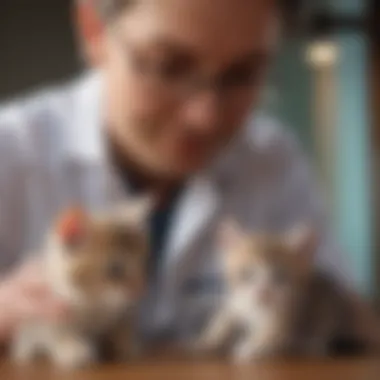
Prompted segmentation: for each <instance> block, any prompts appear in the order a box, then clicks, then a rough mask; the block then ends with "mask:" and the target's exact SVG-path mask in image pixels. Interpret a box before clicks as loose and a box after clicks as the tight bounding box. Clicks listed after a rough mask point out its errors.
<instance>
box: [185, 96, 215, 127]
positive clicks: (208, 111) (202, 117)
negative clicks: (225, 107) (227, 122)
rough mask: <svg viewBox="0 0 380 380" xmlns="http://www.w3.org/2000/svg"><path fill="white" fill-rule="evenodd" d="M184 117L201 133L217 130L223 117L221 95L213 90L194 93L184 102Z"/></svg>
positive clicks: (187, 122)
mask: <svg viewBox="0 0 380 380" xmlns="http://www.w3.org/2000/svg"><path fill="white" fill-rule="evenodd" d="M182 117H183V118H184V120H185V122H186V124H187V125H189V126H191V127H192V129H193V130H194V129H196V130H197V131H198V132H199V133H209V132H211V131H213V130H215V129H216V128H217V127H218V125H219V123H220V119H221V106H220V99H219V95H218V94H216V93H214V92H213V91H211V90H204V91H201V92H198V93H197V94H194V95H193V96H192V97H191V98H188V99H187V101H186V102H185V103H184V105H183V108H182Z"/></svg>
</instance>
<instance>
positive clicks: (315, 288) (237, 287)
mask: <svg viewBox="0 0 380 380" xmlns="http://www.w3.org/2000/svg"><path fill="white" fill-rule="evenodd" d="M221 238H222V240H221V248H222V251H223V252H222V253H223V254H222V256H223V260H222V262H223V270H224V275H225V283H226V285H227V289H228V292H227V296H226V298H225V302H224V304H223V307H222V309H221V310H219V311H218V313H217V315H216V316H215V317H214V318H213V319H212V320H211V323H210V324H209V326H208V327H207V328H206V330H205V332H204V334H203V335H202V336H201V339H200V341H199V342H198V343H197V348H198V349H201V350H215V349H219V348H220V347H221V345H222V344H223V343H224V342H225V341H226V339H227V338H228V336H229V335H230V334H231V333H232V331H233V330H238V331H239V332H240V333H241V334H242V335H241V340H238V342H237V343H236V344H235V345H234V346H233V357H234V359H235V360H236V361H238V362H240V361H247V360H250V359H254V358H260V357H267V356H273V355H284V354H297V355H329V354H332V353H334V349H335V348H338V346H339V343H342V344H343V345H344V346H345V347H346V348H347V347H348V345H351V347H353V345H354V346H355V347H357V348H359V347H360V348H363V349H364V348H365V349H369V350H377V349H378V348H379V343H380V333H379V332H380V330H379V325H378V321H377V319H376V317H375V316H374V315H373V314H372V313H371V311H370V310H369V308H368V307H367V306H366V305H364V303H363V302H361V300H359V299H358V298H357V297H355V296H354V295H353V294H351V293H350V292H349V291H347V290H346V289H344V288H343V286H342V285H340V284H338V283H336V282H335V281H334V280H333V279H332V278H331V277H329V276H327V275H325V274H323V273H321V272H319V271H318V270H316V269H315V266H314V263H313V254H314V251H315V250H316V238H315V236H314V234H313V231H312V230H311V229H308V228H306V227H303V226H300V227H299V228H294V229H293V230H292V231H289V232H288V233H285V234H283V235H270V234H260V233H247V232H245V231H242V229H241V228H240V227H239V226H237V225H236V223H233V222H229V223H227V224H225V226H224V228H223V229H222V233H221Z"/></svg>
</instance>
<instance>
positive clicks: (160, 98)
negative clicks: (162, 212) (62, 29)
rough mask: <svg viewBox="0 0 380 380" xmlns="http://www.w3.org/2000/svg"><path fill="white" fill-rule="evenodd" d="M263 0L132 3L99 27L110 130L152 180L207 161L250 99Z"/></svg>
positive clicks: (268, 13)
mask: <svg viewBox="0 0 380 380" xmlns="http://www.w3.org/2000/svg"><path fill="white" fill-rule="evenodd" d="M276 16H277V15H276V7H275V4H274V2H273V1H268V0H218V2H217V6H216V3H215V2H213V1H204V0H160V1H157V0H140V1H138V2H137V4H136V5H134V6H132V7H131V8H129V9H126V11H125V13H124V14H122V15H121V16H120V17H118V19H117V20H116V21H115V22H114V23H113V24H112V25H111V26H110V27H109V28H108V29H107V32H106V37H105V38H104V46H103V49H104V51H105V54H104V59H103V60H102V64H101V67H102V70H103V71H104V74H105V78H106V89H107V104H106V107H107V108H106V115H107V125H108V128H109V132H110V136H111V138H112V139H113V140H114V142H116V143H117V145H118V146H119V148H120V150H121V152H122V154H123V152H124V154H125V156H126V157H127V158H128V159H129V160H132V161H133V162H134V163H135V164H137V165H139V167H141V169H143V170H145V171H147V172H149V173H151V174H154V175H156V176H162V177H170V178H177V179H178V178H185V177H187V176H189V175H191V174H192V173H194V172H196V171H198V170H200V169H202V168H203V167H204V166H206V165H207V164H208V163H209V162H210V161H211V160H212V159H213V158H214V157H215V156H216V155H217V154H218V153H219V152H220V150H221V149H222V148H223V147H225V146H226V144H227V143H228V142H229V141H230V140H231V139H232V138H233V136H234V135H235V134H236V133H237V132H238V131H239V129H241V128H242V125H243V124H244V121H245V118H246V116H247V114H248V112H249V111H251V109H252V107H253V106H254V105H255V103H256V101H257V98H258V94H259V91H260V88H261V87H262V84H263V78H264V73H265V69H266V67H267V63H268V60H269V57H270V55H271V54H272V52H273V48H274V42H275V37H276V24H277V17H276Z"/></svg>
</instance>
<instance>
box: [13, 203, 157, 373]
mask: <svg viewBox="0 0 380 380" xmlns="http://www.w3.org/2000/svg"><path fill="white" fill-rule="evenodd" d="M151 206H152V204H151V200H150V199H149V198H148V197H146V198H145V197H142V198H141V199H140V198H139V199H138V200H132V199H131V200H130V201H128V202H126V203H125V204H122V205H120V206H119V207H116V208H115V209H113V210H109V211H105V212H99V213H89V212H86V211H84V210H83V209H73V210H69V211H67V212H66V213H64V215H62V216H61V218H60V219H59V221H58V223H57V224H56V225H54V226H53V228H52V229H51V231H50V232H49V234H48V237H47V241H46V243H45V246H44V247H43V249H42V252H41V255H42V256H43V263H44V265H45V270H46V273H47V276H48V283H49V286H50V290H51V291H52V292H53V293H54V294H56V295H57V296H58V297H61V299H62V300H63V301H65V302H66V304H67V305H68V307H69V309H70V314H69V316H68V319H67V320H66V321H65V322H49V321H47V320H31V321H26V322H25V324H24V325H23V326H22V327H21V328H20V329H19V331H17V334H16V335H15V337H14V342H13V347H12V349H13V356H14V358H15V360H16V361H17V362H18V363H20V362H26V361H30V360H32V359H33V358H34V357H35V356H36V355H37V354H43V355H45V356H47V357H48V359H50V360H51V361H52V362H53V363H55V364H56V365H58V366H60V367H63V368H68V369H70V368H77V367H80V366H87V365H90V364H92V363H95V362H97V361H98V360H99V359H100V352H101V350H102V349H104V348H107V349H109V351H112V353H111V354H112V355H113V357H114V358H115V359H119V360H121V359H126V358H128V357H129V356H130V355H133V354H134V351H135V350H136V349H137V346H136V344H137V342H136V341H135V336H134V335H135V328H134V321H135V320H134V309H135V306H137V303H138V301H139V298H140V296H141V292H142V290H143V287H144V283H145V275H146V273H145V272H146V261H147V256H148V251H149V239H148V233H147V223H146V222H147V218H148V214H149V212H150V208H151Z"/></svg>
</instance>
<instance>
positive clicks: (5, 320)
mask: <svg viewBox="0 0 380 380" xmlns="http://www.w3.org/2000/svg"><path fill="white" fill-rule="evenodd" d="M67 311H68V310H67V307H66V305H64V304H63V302H62V301H61V300H59V299H57V298H56V297H55V296H54V295H53V294H52V292H51V291H50V290H49V286H48V283H47V278H46V272H45V271H44V270H43V266H42V265H41V262H40V261H38V260H33V261H30V262H27V263H25V264H23V265H21V266H20V267H19V268H17V269H16V270H15V271H14V272H13V273H11V274H10V275H8V276H7V278H5V279H3V281H2V282H0V342H2V343H6V342H7V341H8V339H10V338H11V336H12V335H13V334H14V332H15V331H16V330H17V328H18V326H19V325H20V324H21V323H22V322H23V321H25V320H28V319H33V318H44V319H47V320H59V319H61V318H65V317H66V315H67Z"/></svg>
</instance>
